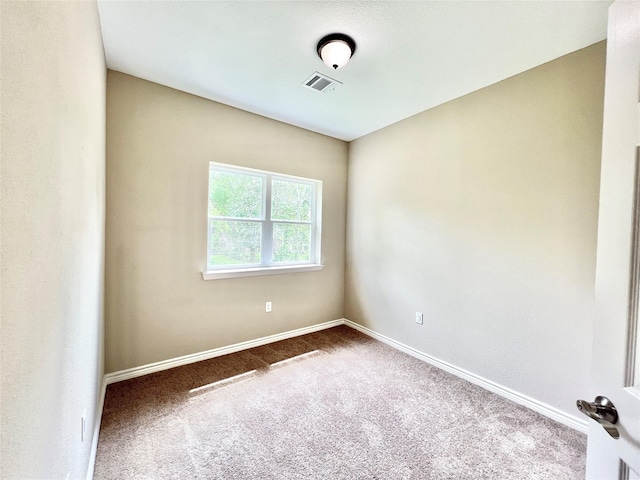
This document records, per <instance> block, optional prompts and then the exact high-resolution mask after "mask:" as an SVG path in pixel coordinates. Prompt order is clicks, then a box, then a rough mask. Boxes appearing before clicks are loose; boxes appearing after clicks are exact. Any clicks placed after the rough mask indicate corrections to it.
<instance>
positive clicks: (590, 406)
mask: <svg viewBox="0 0 640 480" xmlns="http://www.w3.org/2000/svg"><path fill="white" fill-rule="evenodd" d="M576 406H577V407H578V410H580V411H581V412H582V413H584V414H585V415H586V416H587V417H589V418H591V419H593V420H595V421H596V422H598V423H599V424H600V425H602V428H604V429H605V430H606V431H607V433H608V434H609V435H611V436H612V437H613V438H615V439H616V440H617V439H618V438H620V432H618V429H617V428H616V427H614V426H613V425H614V424H615V423H617V422H618V410H616V407H615V405H614V404H613V403H611V400H609V399H608V398H607V397H602V396H597V397H596V399H595V400H594V401H593V402H587V401H586V400H578V401H576Z"/></svg>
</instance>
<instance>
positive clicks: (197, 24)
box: [98, 0, 611, 141]
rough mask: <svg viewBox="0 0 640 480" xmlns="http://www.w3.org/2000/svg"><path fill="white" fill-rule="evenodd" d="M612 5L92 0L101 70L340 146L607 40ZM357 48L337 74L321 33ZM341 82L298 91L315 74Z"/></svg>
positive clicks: (470, 1)
mask: <svg viewBox="0 0 640 480" xmlns="http://www.w3.org/2000/svg"><path fill="white" fill-rule="evenodd" d="M610 3H611V1H608V0H607V1H598V0H591V1H580V0H573V1H516V0H503V1H477V0H467V1H447V0H441V1H344V0H340V1H116V0H98V8H99V12H100V22H101V25H102V35H103V39H104V47H105V52H106V58H107V66H108V68H110V69H112V70H117V71H119V72H124V73H128V74H130V75H134V76H136V77H140V78H144V79H146V80H150V81H152V82H156V83H159V84H161V85H166V86H169V87H173V88H176V89H179V90H183V91H185V92H189V93H192V94H195V95H199V96H201V97H205V98H209V99H211V100H215V101H218V102H221V103H225V104H227V105H232V106H234V107H238V108H241V109H243V110H247V111H250V112H254V113H257V114H260V115H264V116H266V117H269V118H274V119H276V120H280V121H283V122H286V123H290V124H293V125H297V126H299V127H302V128H306V129H309V130H312V131H314V132H319V133H323V134H326V135H329V136H332V137H336V138H339V139H342V140H347V141H350V140H353V139H355V138H358V137H360V136H362V135H366V134H367V133H370V132H372V131H375V130H378V129H380V128H382V127H385V126H387V125H390V124H392V123H395V122H397V121H399V120H402V119H404V118H407V117H409V116H411V115H414V114H416V113H419V112H421V111H423V110H426V109H429V108H432V107H434V106H436V105H439V104H442V103H444V102H447V101H449V100H452V99H454V98H457V97H460V96H462V95H465V94H467V93H470V92H472V91H474V90H478V89H480V88H482V87H485V86H487V85H491V84H493V83H496V82H498V81H500V80H503V79H505V78H507V77H510V76H512V75H515V74H517V73H520V72H523V71H525V70H528V69H530V68H533V67H535V66H537V65H540V64H542V63H545V62H548V61H549V60H552V59H554V58H557V57H559V56H562V55H565V54H567V53H570V52H573V51H575V50H578V49H580V48H583V47H586V46H588V45H591V44H593V43H595V42H598V41H600V40H603V39H604V38H605V37H606V24H607V8H608V6H609V4H610ZM333 32H340V33H346V34H348V35H350V36H351V37H353V39H354V40H355V41H356V43H357V50H356V53H355V55H354V56H353V58H352V59H351V61H350V62H349V63H348V64H347V65H346V66H345V67H343V68H341V69H339V70H337V71H332V70H331V69H330V68H329V67H327V66H326V65H325V64H324V63H322V61H321V60H320V58H318V56H317V54H316V44H317V42H318V40H319V39H320V38H321V37H323V36H324V35H326V34H328V33H333ZM314 71H319V72H321V73H323V74H325V75H329V76H331V77H333V78H335V79H337V80H339V81H340V82H343V85H341V86H340V87H338V88H337V89H336V90H335V91H333V92H330V93H321V92H316V91H313V90H310V89H307V88H305V87H303V86H302V83H303V82H304V81H305V80H306V79H307V78H308V77H309V76H310V75H311V74H312V73H313V72H314Z"/></svg>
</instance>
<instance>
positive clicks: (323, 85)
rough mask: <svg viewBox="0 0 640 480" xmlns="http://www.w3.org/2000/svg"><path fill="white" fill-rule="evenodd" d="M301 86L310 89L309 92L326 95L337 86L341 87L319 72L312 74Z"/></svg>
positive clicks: (336, 81)
mask: <svg viewBox="0 0 640 480" xmlns="http://www.w3.org/2000/svg"><path fill="white" fill-rule="evenodd" d="M302 85H304V86H305V87H307V88H310V89H311V90H317V91H318V92H324V93H327V92H331V91H333V90H335V88H336V87H337V86H338V85H342V82H339V81H338V80H334V79H333V78H331V77H327V76H326V75H323V74H321V73H320V72H314V73H313V75H311V76H310V77H309V78H307V79H306V80H305V81H304V83H303V84H302Z"/></svg>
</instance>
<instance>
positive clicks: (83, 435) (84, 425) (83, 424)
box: [80, 408, 87, 442]
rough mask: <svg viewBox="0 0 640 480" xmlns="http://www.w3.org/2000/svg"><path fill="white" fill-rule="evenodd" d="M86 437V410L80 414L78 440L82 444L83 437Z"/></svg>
mask: <svg viewBox="0 0 640 480" xmlns="http://www.w3.org/2000/svg"><path fill="white" fill-rule="evenodd" d="M86 436H87V409H86V408H85V409H84V412H82V431H81V432H80V440H81V441H82V442H84V439H85V437H86Z"/></svg>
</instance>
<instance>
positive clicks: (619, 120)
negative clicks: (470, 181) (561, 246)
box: [587, 0, 640, 480]
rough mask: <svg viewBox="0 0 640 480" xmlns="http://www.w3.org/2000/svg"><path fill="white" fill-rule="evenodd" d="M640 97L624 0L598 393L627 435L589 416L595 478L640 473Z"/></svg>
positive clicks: (614, 93)
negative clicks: (612, 434) (611, 409)
mask: <svg viewBox="0 0 640 480" xmlns="http://www.w3.org/2000/svg"><path fill="white" fill-rule="evenodd" d="M639 100H640V1H639V0H617V1H616V2H615V3H614V4H612V5H611V7H610V9H609V32H608V40H607V67H606V80H605V102H604V123H603V142H602V173H601V180H600V212H599V223H598V253H597V255H598V257H597V268H596V286H595V292H596V293H595V299H596V310H595V315H596V318H595V323H594V347H593V366H592V380H593V381H592V388H593V390H592V391H591V394H592V395H593V397H591V399H592V398H594V397H595V396H596V395H598V396H604V397H607V398H608V399H609V400H610V401H611V403H612V404H613V405H614V406H615V408H616V410H617V414H618V416H619V419H618V421H617V422H616V423H615V425H613V427H615V428H614V429H613V430H612V433H614V436H615V434H616V433H618V432H619V438H618V439H615V438H613V437H612V436H611V435H610V434H609V433H608V432H607V430H605V428H603V427H602V426H601V425H600V424H598V423H597V422H596V421H593V420H589V438H588V447H587V479H589V480H609V479H610V480H628V479H629V480H631V479H633V480H636V479H637V480H640V352H638V350H640V341H639V339H638V335H639V330H640V329H639V328H638V315H639V311H640V194H639V191H640V182H639V180H638V179H639V178H640V171H639V167H638V165H639V157H640V155H639V152H640V148H639V147H638V145H640V105H639ZM591 399H590V400H591ZM605 426H606V425H605ZM608 429H609V430H611V426H610V425H609V427H608ZM616 430H617V432H616Z"/></svg>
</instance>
